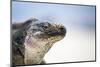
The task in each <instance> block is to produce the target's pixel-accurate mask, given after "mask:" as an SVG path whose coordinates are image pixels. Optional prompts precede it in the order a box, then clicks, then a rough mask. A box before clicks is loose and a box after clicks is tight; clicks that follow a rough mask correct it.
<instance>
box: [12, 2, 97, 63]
mask: <svg viewBox="0 0 100 67" xmlns="http://www.w3.org/2000/svg"><path fill="white" fill-rule="evenodd" d="M32 17H35V18H37V19H39V20H40V21H48V22H50V23H60V24H63V25H64V26H65V27H66V29H67V33H66V36H65V38H64V39H62V40H61V41H59V42H57V43H55V44H54V46H53V47H52V48H51V50H50V51H49V52H48V53H47V54H46V55H45V57H44V59H45V61H46V62H47V63H61V62H76V61H92V60H95V20H96V19H95V6H82V5H69V4H67V5H61V4H47V3H34V2H33V3H32V2H12V23H14V22H23V21H25V20H27V19H30V18H32Z"/></svg>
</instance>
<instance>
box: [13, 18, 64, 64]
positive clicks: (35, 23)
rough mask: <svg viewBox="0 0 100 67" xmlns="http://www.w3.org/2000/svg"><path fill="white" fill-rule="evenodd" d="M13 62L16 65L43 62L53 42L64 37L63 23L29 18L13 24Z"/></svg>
mask: <svg viewBox="0 0 100 67" xmlns="http://www.w3.org/2000/svg"><path fill="white" fill-rule="evenodd" d="M12 28H13V32H12V33H13V35H12V40H13V41H12V53H13V55H12V57H13V58H12V62H13V64H14V65H27V64H42V63H43V58H44V56H45V54H46V53H47V52H48V51H49V50H50V48H51V47H52V46H53V44H54V43H55V42H57V41H60V40H61V39H63V38H64V36H65V34H66V29H65V27H64V26H63V25H58V24H51V23H48V22H41V21H39V20H38V19H29V20H27V21H25V22H23V23H16V24H12Z"/></svg>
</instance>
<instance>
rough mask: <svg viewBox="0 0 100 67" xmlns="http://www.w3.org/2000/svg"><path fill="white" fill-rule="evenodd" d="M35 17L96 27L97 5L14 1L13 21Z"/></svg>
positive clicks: (67, 24)
mask: <svg viewBox="0 0 100 67" xmlns="http://www.w3.org/2000/svg"><path fill="white" fill-rule="evenodd" d="M32 17H35V18H37V19H39V20H41V21H49V22H51V23H52V22H53V23H54V22H57V23H63V24H65V25H66V26H76V27H77V26H80V27H86V28H91V29H93V28H95V6H77V5H61V4H46V3H31V2H13V3H12V22H18V21H25V20H27V19H29V18H32Z"/></svg>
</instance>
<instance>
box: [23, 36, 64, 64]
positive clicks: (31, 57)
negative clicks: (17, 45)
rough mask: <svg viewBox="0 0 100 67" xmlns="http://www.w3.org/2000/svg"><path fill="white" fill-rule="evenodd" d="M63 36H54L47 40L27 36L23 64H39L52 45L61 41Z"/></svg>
mask: <svg viewBox="0 0 100 67" xmlns="http://www.w3.org/2000/svg"><path fill="white" fill-rule="evenodd" d="M62 38H63V36H55V37H51V38H48V39H44V40H42V39H38V40H37V39H35V38H32V37H30V38H29V39H28V36H27V38H26V39H28V41H29V42H30V43H29V42H28V41H27V40H26V41H25V43H24V45H25V59H24V62H25V64H40V63H41V62H42V60H43V58H44V56H45V54H46V53H47V52H48V51H49V49H50V48H51V47H52V46H53V44H54V43H55V42H57V41H59V40H61V39H62Z"/></svg>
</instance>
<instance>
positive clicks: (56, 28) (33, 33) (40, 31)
mask: <svg viewBox="0 0 100 67" xmlns="http://www.w3.org/2000/svg"><path fill="white" fill-rule="evenodd" d="M30 22H31V23H30V24H29V25H28V26H27V37H26V40H27V41H28V40H30V39H31V40H32V39H33V40H32V42H33V41H37V43H38V44H39V46H40V44H42V43H45V44H43V45H46V44H47V43H50V44H54V43H55V42H57V41H60V40H61V39H63V38H64V36H65V34H66V29H65V27H64V26H63V25H61V24H53V23H49V22H41V21H39V20H37V19H31V20H30ZM29 43H30V41H29ZM33 45H34V46H36V45H35V44H33ZM48 45H49V44H48Z"/></svg>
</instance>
